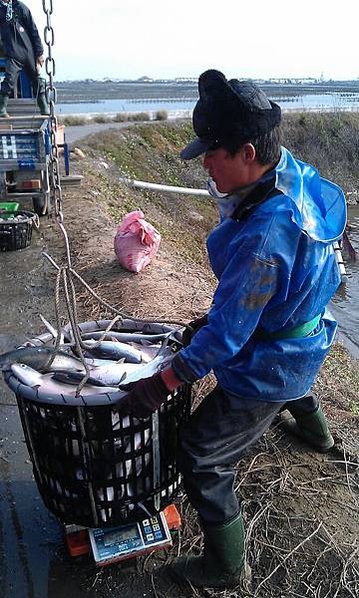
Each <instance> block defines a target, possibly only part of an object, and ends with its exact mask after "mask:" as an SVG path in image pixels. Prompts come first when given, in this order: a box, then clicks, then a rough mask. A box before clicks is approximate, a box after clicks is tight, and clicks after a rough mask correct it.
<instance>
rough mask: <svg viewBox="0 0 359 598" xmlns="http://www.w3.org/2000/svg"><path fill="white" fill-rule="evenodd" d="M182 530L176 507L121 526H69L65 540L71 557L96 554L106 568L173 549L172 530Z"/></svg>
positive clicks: (97, 561)
mask: <svg viewBox="0 0 359 598" xmlns="http://www.w3.org/2000/svg"><path fill="white" fill-rule="evenodd" d="M180 527H181V517H180V514H179V513H178V511H177V509H176V507H175V505H174V504H172V505H169V506H168V507H166V508H165V509H164V510H163V511H161V512H160V513H157V514H156V515H154V516H152V517H148V518H146V519H143V520H142V521H139V522H134V523H128V524H126V525H121V526H119V527H109V528H92V529H89V528H84V527H80V526H76V525H68V526H66V527H65V537H66V543H67V547H68V550H69V554H70V555H71V556H73V557H77V556H81V555H85V554H89V553H90V552H91V551H92V554H93V557H94V560H95V563H96V565H97V566H104V565H111V564H113V563H116V562H119V561H123V560H126V559H131V558H135V557H137V556H142V555H144V554H146V553H148V552H152V551H153V550H161V549H163V548H167V547H169V546H172V538H171V532H170V530H176V529H179V528H180Z"/></svg>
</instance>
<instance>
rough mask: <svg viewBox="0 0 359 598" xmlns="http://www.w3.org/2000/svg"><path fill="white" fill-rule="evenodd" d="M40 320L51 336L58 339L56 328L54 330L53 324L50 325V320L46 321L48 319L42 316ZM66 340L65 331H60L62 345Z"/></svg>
mask: <svg viewBox="0 0 359 598" xmlns="http://www.w3.org/2000/svg"><path fill="white" fill-rule="evenodd" d="M40 319H41V321H42V323H43V324H44V325H45V327H46V328H47V330H48V331H49V332H50V334H51V335H52V336H53V337H54V339H57V337H58V332H57V330H56V328H54V327H53V326H52V324H50V322H48V320H46V318H44V316H43V315H42V314H40ZM64 340H65V336H64V333H63V330H60V345H63V343H64Z"/></svg>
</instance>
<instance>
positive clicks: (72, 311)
mask: <svg viewBox="0 0 359 598" xmlns="http://www.w3.org/2000/svg"><path fill="white" fill-rule="evenodd" d="M42 4H43V10H44V13H45V14H46V27H45V30H44V39H45V44H46V46H47V49H48V56H47V58H46V60H45V67H46V73H47V75H48V78H49V82H48V85H47V86H46V99H47V102H48V104H49V108H50V114H49V130H50V137H51V154H50V167H49V178H50V181H49V183H50V193H49V198H47V197H46V206H48V209H49V212H50V213H51V215H52V216H53V217H54V219H55V221H56V223H57V225H58V226H59V228H60V230H61V233H62V236H63V239H64V243H65V249H66V262H67V265H66V266H62V267H60V266H59V265H58V264H57V263H56V262H55V260H54V259H53V258H52V257H51V256H49V255H48V254H47V253H45V252H43V256H44V257H45V258H46V259H48V261H49V262H50V263H51V265H52V266H53V267H54V268H55V269H56V270H57V276H56V283H55V312H56V325H57V336H56V343H55V352H54V354H53V355H52V356H51V357H50V359H49V362H48V365H51V363H52V362H53V360H54V359H55V356H56V354H57V353H58V351H59V350H60V344H61V328H62V327H61V315H60V311H61V305H60V304H61V289H63V293H64V296H65V303H66V309H67V316H68V321H69V322H70V330H71V335H72V338H71V341H72V342H73V345H74V347H75V351H76V353H77V355H78V357H79V359H80V360H81V362H82V364H83V366H84V369H85V374H84V377H83V379H82V380H81V382H80V384H79V385H78V387H77V389H76V396H79V394H80V393H81V390H82V388H83V387H84V385H85V384H86V382H87V380H88V378H89V376H90V369H89V366H88V364H87V363H86V360H85V357H84V351H85V350H86V349H87V346H86V345H85V344H84V343H83V341H82V339H81V331H80V328H79V325H78V321H79V320H78V313H77V301H76V289H75V284H74V279H76V280H77V281H78V282H79V283H80V284H81V285H82V286H84V287H85V289H86V290H87V291H88V292H89V293H90V294H91V295H92V296H93V297H94V298H95V299H96V300H97V301H98V303H99V304H100V305H102V306H103V307H105V308H106V309H107V310H109V311H110V312H112V313H113V314H114V318H113V320H112V321H111V323H110V325H109V326H108V327H107V329H106V330H105V331H104V333H103V335H102V336H101V338H100V339H99V340H98V341H97V343H96V345H95V346H98V345H99V344H100V343H101V342H102V340H103V339H104V338H105V335H106V333H108V332H110V331H111V329H112V327H113V326H114V324H115V323H116V322H119V321H122V319H123V318H128V319H130V320H133V321H134V322H140V323H144V324H146V323H148V324H151V323H154V322H156V323H159V324H162V323H163V324H175V325H178V326H180V327H187V325H186V324H185V323H183V322H181V321H178V320H163V319H161V320H158V319H156V318H151V319H142V318H134V317H132V316H130V315H129V314H126V313H124V312H121V311H119V310H118V309H116V308H115V307H113V306H112V305H110V304H109V303H108V302H107V301H105V300H104V299H102V298H101V297H99V295H97V293H95V291H94V290H93V289H92V288H91V287H90V286H89V285H88V284H87V282H85V280H83V278H81V276H80V275H79V274H78V273H77V272H76V271H75V270H74V269H73V267H72V260H71V251H70V243H69V238H68V234H67V231H66V228H65V225H64V216H63V212H62V207H63V198H62V190H61V178H60V169H59V159H58V146H57V141H56V133H57V117H56V114H55V104H56V100H57V90H56V88H55V85H54V75H55V60H54V58H53V55H52V48H53V45H54V40H55V36H54V30H53V27H52V24H51V15H52V14H53V2H52V0H42Z"/></svg>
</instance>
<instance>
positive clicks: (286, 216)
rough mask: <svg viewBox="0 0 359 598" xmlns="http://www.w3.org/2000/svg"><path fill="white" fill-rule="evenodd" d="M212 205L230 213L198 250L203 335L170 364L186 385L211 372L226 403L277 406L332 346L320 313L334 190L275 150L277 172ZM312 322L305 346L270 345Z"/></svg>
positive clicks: (325, 298) (338, 223) (335, 220)
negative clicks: (209, 289) (230, 399)
mask: <svg viewBox="0 0 359 598" xmlns="http://www.w3.org/2000/svg"><path fill="white" fill-rule="evenodd" d="M249 195H250V200H249V201H248V197H247V198H246V199H243V193H242V194H241V191H239V192H238V194H234V195H233V194H232V195H231V196H228V197H227V198H226V199H224V200H221V201H222V203H223V202H224V203H227V205H230V204H232V207H234V212H233V213H232V215H231V216H230V217H229V216H227V217H225V218H223V220H222V221H221V222H220V223H219V225H218V226H217V227H216V228H215V229H214V230H213V231H212V232H211V234H210V235H209V237H208V241H207V248H208V254H209V259H210V262H211V266H212V269H213V272H214V274H215V275H216V277H217V279H218V286H217V289H216V291H215V293H214V297H213V303H212V306H211V309H210V311H209V314H208V325H206V326H204V327H202V328H201V329H200V330H199V331H198V332H197V333H196V334H195V335H194V337H193V339H192V341H191V344H190V345H189V346H188V347H187V348H185V349H183V350H181V351H180V352H179V353H178V355H177V356H176V357H175V359H174V361H173V367H174V370H175V372H176V373H177V375H178V376H179V377H180V378H181V379H183V380H187V381H190V382H191V381H194V380H196V379H199V378H202V377H203V376H205V375H206V374H208V373H209V372H210V371H211V370H213V372H214V374H215V376H216V378H217V381H218V383H219V384H220V385H221V386H222V387H223V388H224V389H226V390H228V391H229V392H231V393H234V394H237V395H240V396H242V397H246V398H253V399H257V400H264V401H285V400H290V399H296V398H299V397H301V396H303V395H304V394H305V393H306V392H308V390H309V389H310V387H311V385H312V383H313V381H314V379H315V377H316V375H317V373H318V370H319V368H320V366H321V364H322V363H323V360H324V358H325V356H326V354H327V353H328V350H329V348H330V345H331V344H332V342H333V339H334V335H335V331H336V322H335V320H333V318H332V317H331V316H330V314H329V313H328V312H327V310H326V306H327V304H328V303H329V301H330V299H331V297H332V296H333V294H334V293H335V291H336V289H337V287H338V285H339V283H340V276H339V272H338V268H337V265H336V261H335V256H334V251H333V246H332V242H333V241H335V240H337V239H339V238H340V237H341V236H342V233H343V231H344V227H345V222H346V202H345V198H344V195H343V192H342V191H341V189H340V188H339V187H337V186H336V185H335V184H333V183H331V182H329V181H327V180H324V179H322V178H321V177H320V176H319V174H318V172H317V171H316V170H315V169H314V168H313V167H312V166H310V165H308V164H305V163H303V162H300V161H299V160H296V159H295V158H294V157H293V156H292V155H291V154H290V152H289V151H288V150H286V149H285V148H282V154H281V159H280V161H279V163H278V165H277V166H276V168H275V169H274V170H272V171H270V172H269V173H267V174H266V175H265V176H264V177H263V179H261V180H260V181H258V183H257V184H256V185H255V186H254V188H253V186H252V188H251V190H250V193H249ZM319 314H321V315H322V317H321V319H320V322H319V324H318V325H317V327H316V328H315V330H314V331H313V332H312V333H311V334H309V336H306V337H304V338H292V339H279V340H274V339H271V338H270V335H271V334H273V333H278V332H280V333H283V331H287V330H289V329H292V328H294V327H296V326H299V325H301V324H304V323H306V322H309V321H310V320H312V319H313V318H314V317H315V316H317V315H319Z"/></svg>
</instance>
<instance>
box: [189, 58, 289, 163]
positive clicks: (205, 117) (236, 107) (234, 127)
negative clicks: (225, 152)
mask: <svg viewBox="0 0 359 598" xmlns="http://www.w3.org/2000/svg"><path fill="white" fill-rule="evenodd" d="M198 90H199V100H198V102H197V104H196V106H195V108H194V111H193V116H192V123H193V129H194V131H195V133H196V135H197V137H196V139H194V140H193V141H191V143H189V144H188V145H187V146H186V147H185V148H184V149H183V150H182V151H181V154H180V156H181V158H183V159H184V160H191V159H192V158H196V157H197V156H200V155H201V154H204V153H205V152H206V151H208V150H209V149H212V148H213V149H214V148H216V147H220V146H221V144H223V143H224V142H226V141H230V140H231V139H234V138H236V139H239V140H240V142H241V143H246V142H247V141H250V140H251V139H255V138H257V137H258V136H259V135H261V134H263V133H267V132H268V131H270V130H271V129H273V128H274V127H275V126H276V125H278V124H279V123H280V121H281V109H280V107H279V106H278V104H276V103H275V102H272V101H271V100H269V99H268V98H267V96H266V95H265V93H264V92H263V91H262V90H261V89H259V87H258V86H257V85H256V84H255V83H252V82H251V81H238V79H230V80H229V81H227V79H226V77H225V76H224V75H223V73H221V72H220V71H216V70H214V69H211V70H208V71H205V72H204V73H202V75H201V76H200V78H199V80H198Z"/></svg>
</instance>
